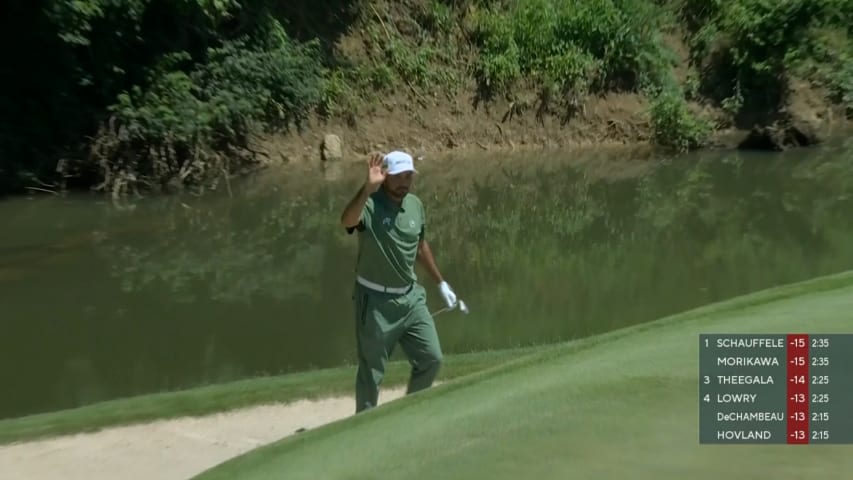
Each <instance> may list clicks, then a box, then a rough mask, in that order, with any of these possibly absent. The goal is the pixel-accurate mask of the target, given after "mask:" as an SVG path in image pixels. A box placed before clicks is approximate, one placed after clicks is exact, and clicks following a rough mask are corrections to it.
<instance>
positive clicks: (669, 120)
mask: <svg viewBox="0 0 853 480" xmlns="http://www.w3.org/2000/svg"><path fill="white" fill-rule="evenodd" d="M651 118H652V126H653V128H654V140H655V142H656V143H658V144H659V145H662V146H666V147H671V148H675V149H677V150H679V151H687V150H691V149H694V148H698V147H700V146H702V145H703V144H704V143H705V140H706V139H707V137H708V134H709V133H710V131H711V125H710V124H709V123H708V122H707V121H706V120H704V119H701V118H698V117H696V116H695V115H693V113H691V112H690V110H689V109H688V107H687V103H686V102H685V101H684V97H683V96H682V95H681V94H680V92H679V91H678V90H674V89H665V90H662V91H661V92H660V93H658V94H657V96H655V97H654V98H653V99H652V105H651Z"/></svg>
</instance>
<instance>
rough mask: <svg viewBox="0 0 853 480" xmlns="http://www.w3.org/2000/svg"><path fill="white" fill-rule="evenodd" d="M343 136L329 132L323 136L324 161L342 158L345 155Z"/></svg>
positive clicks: (322, 150)
mask: <svg viewBox="0 0 853 480" xmlns="http://www.w3.org/2000/svg"><path fill="white" fill-rule="evenodd" d="M341 145H342V142H341V137H339V136H337V135H332V134H328V135H326V136H325V137H324V138H323V146H322V147H321V153H322V156H323V161H326V162H328V161H333V160H340V159H341V158H342V157H343V152H342V149H341Z"/></svg>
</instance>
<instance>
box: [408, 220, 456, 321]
mask: <svg viewBox="0 0 853 480" xmlns="http://www.w3.org/2000/svg"><path fill="white" fill-rule="evenodd" d="M425 230H426V226H425V225H424V226H421V239H420V241H419V242H418V256H417V260H418V261H419V262H420V263H421V265H423V266H424V267H425V268H426V269H427V271H428V272H429V274H430V276H432V279H433V280H435V283H437V284H438V289H439V291H440V292H441V296H442V298H444V303H445V304H446V305H447V307H448V308H450V307H453V306H454V305H456V293H455V292H454V291H453V289H452V288H450V285H448V284H447V282H446V281H444V278H443V277H442V276H441V272H440V271H439V270H438V265H436V264H435V257H434V256H433V255H432V249H431V248H430V246H429V242H427V240H426V235H425Z"/></svg>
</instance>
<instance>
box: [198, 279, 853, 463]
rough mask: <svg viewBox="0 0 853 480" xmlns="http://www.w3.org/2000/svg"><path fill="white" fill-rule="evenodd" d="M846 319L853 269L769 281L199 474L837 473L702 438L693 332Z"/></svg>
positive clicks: (804, 452)
mask: <svg viewBox="0 0 853 480" xmlns="http://www.w3.org/2000/svg"><path fill="white" fill-rule="evenodd" d="M851 320H853V274H850V273H847V274H842V275H836V276H832V277H826V278H821V279H818V280H815V281H811V282H806V283H801V284H796V285H792V286H787V287H783V288H778V289H773V290H770V291H766V292H761V293H758V294H754V295H750V296H746V297H741V298H738V299H736V300H734V301H729V302H724V303H721V304H716V305H712V306H709V307H705V308H702V309H698V310H694V311H691V312H688V313H686V314H682V315H677V316H674V317H670V318H667V319H663V320H661V321H658V322H653V323H651V324H646V325H642V326H638V327H634V328H629V329H625V330H623V331H619V332H614V333H612V334H607V335H603V336H600V337H595V338H592V339H588V340H583V341H579V342H573V343H570V344H565V345H563V346H559V347H556V348H548V349H545V350H543V351H542V353H541V354H535V355H532V356H528V357H526V358H524V359H521V360H519V361H517V362H513V363H512V364H510V365H507V366H503V367H498V368H496V369H493V370H492V371H490V372H482V373H479V374H475V375H472V376H470V377H467V378H464V379H460V380H457V381H455V382H449V383H447V384H444V385H441V386H438V387H436V388H433V389H431V390H429V391H426V392H424V393H422V394H418V395H414V396H410V397H408V398H405V399H402V400H400V401H398V402H394V403H392V404H389V405H387V406H384V407H380V408H379V409H376V410H374V411H371V412H369V413H367V414H364V415H359V416H354V417H350V418H348V419H345V420H341V421H339V422H335V423H332V424H330V425H327V426H325V427H323V428H320V429H317V430H314V431H309V432H306V433H305V434H302V435H299V436H295V437H290V438H288V439H285V440H283V441H281V442H277V443H274V444H272V445H268V446H266V447H262V448H259V449H257V450H255V451H253V452H250V453H248V454H246V455H244V456H242V457H238V458H236V459H234V460H231V461H228V462H225V463H224V464H222V465H220V466H218V467H216V468H213V469H211V470H209V471H208V472H205V473H203V474H202V475H200V476H199V477H197V478H199V479H200V480H216V479H225V478H229V479H230V478H240V479H242V480H260V479H278V478H287V479H288V480H294V479H300V478H324V479H332V478H347V479H360V478H377V477H378V476H381V477H383V478H410V479H411V478H492V479H504V478H506V479H516V478H540V477H541V478H632V479H658V478H679V479H681V478H691V479H693V480H697V479H714V480H717V479H719V478H725V476H726V475H731V476H733V477H734V478H842V477H845V476H846V475H848V474H849V473H848V472H849V471H851V469H853V456H851V455H849V449H848V448H845V447H843V446H820V447H808V446H795V447H787V446H784V445H779V446H700V445H699V443H698V401H699V400H698V395H697V389H698V353H699V352H698V348H699V345H698V343H699V342H698V334H699V333H704V332H726V333H741V332H768V333H787V332H807V333H839V332H844V331H845V330H848V329H849V325H850V324H851ZM330 459H334V460H333V461H329V460H330Z"/></svg>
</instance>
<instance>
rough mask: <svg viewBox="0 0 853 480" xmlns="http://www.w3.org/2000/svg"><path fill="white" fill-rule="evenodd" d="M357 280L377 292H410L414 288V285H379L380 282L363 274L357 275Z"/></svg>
mask: <svg viewBox="0 0 853 480" xmlns="http://www.w3.org/2000/svg"><path fill="white" fill-rule="evenodd" d="M356 281H358V283H360V284H362V285H364V286H365V287H367V288H369V289H371V290H376V291H377V292H383V293H401V294H402V293H408V292H409V290H411V289H412V285H409V286H407V287H386V286H385V285H379V284H378V283H373V282H371V281H370V280H367V279H365V278H363V277H362V276H361V275H356Z"/></svg>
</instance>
